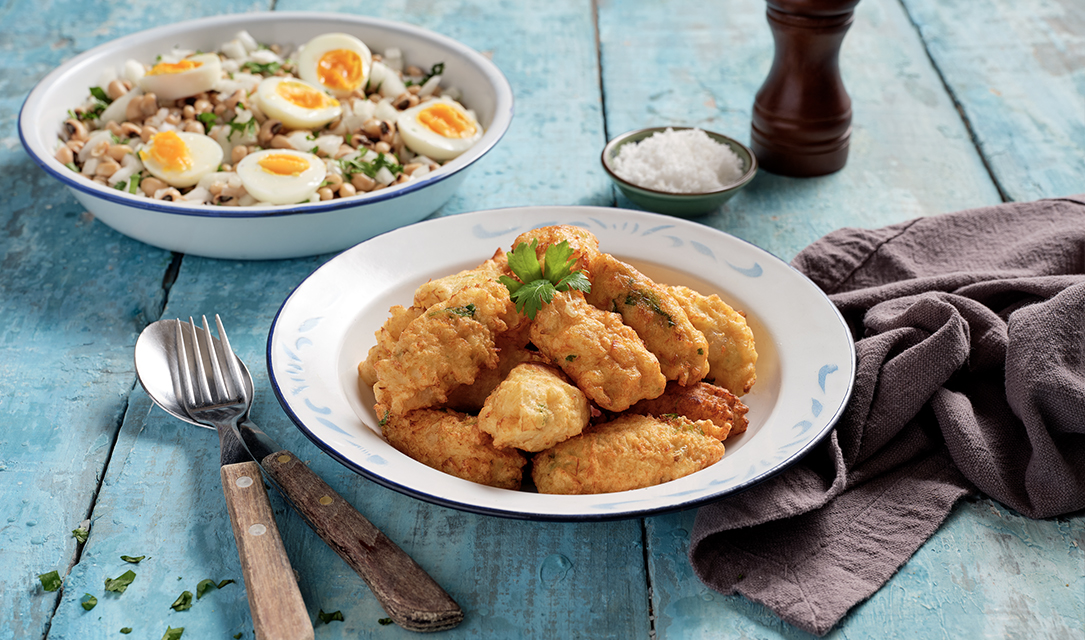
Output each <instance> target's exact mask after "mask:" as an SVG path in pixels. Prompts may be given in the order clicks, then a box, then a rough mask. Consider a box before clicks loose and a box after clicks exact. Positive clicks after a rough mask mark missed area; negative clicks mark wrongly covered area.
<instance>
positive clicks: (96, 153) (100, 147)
mask: <svg viewBox="0 0 1085 640" xmlns="http://www.w3.org/2000/svg"><path fill="white" fill-rule="evenodd" d="M107 153H109V142H107V141H105V140H102V141H101V142H99V143H98V144H96V145H94V146H93V147H92V148H91V150H90V157H92V158H102V157H104V156H105V155H106V154H107Z"/></svg>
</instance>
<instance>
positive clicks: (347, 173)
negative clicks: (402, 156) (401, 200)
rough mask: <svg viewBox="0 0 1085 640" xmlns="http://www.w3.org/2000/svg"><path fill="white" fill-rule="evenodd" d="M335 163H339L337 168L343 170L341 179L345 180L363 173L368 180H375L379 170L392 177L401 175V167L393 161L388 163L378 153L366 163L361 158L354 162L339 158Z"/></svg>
mask: <svg viewBox="0 0 1085 640" xmlns="http://www.w3.org/2000/svg"><path fill="white" fill-rule="evenodd" d="M336 162H338V163H339V167H340V168H341V169H342V170H343V177H344V178H346V179H347V180H349V179H350V177H351V176H352V175H354V174H356V173H364V174H365V175H367V176H369V177H370V178H376V177H377V172H378V171H380V170H381V169H388V170H389V171H391V172H392V175H394V176H395V175H399V174H400V173H403V167H401V166H399V164H397V163H396V162H394V161H390V160H389V159H388V157H387V156H386V155H385V154H383V153H378V154H377V157H376V158H374V159H373V161H372V162H366V161H365V160H362V159H361V158H355V159H354V160H347V159H344V158H340V159H339V160H337V161H336Z"/></svg>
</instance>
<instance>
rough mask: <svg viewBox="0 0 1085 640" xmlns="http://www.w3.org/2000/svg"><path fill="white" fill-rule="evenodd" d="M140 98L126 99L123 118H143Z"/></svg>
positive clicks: (130, 120)
mask: <svg viewBox="0 0 1085 640" xmlns="http://www.w3.org/2000/svg"><path fill="white" fill-rule="evenodd" d="M142 104H143V102H142V98H139V97H135V98H132V99H131V100H129V101H128V105H127V106H126V107H125V108H124V119H125V120H127V121H129V122H137V121H141V120H143V107H142Z"/></svg>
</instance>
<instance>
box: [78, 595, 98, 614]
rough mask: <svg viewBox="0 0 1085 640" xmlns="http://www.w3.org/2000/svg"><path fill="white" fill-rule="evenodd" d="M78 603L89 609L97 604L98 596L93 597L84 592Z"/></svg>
mask: <svg viewBox="0 0 1085 640" xmlns="http://www.w3.org/2000/svg"><path fill="white" fill-rule="evenodd" d="M79 604H81V605H83V608H84V609H85V610H87V611H90V610H91V609H93V608H94V606H95V605H97V604H98V598H95V597H94V596H92V595H90V594H89V593H84V594H83V599H82V600H80V601H79Z"/></svg>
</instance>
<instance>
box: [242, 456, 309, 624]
mask: <svg viewBox="0 0 1085 640" xmlns="http://www.w3.org/2000/svg"><path fill="white" fill-rule="evenodd" d="M222 492H223V493H224V494H225V495H226V507H227V508H228V509H229V511H230V524H232V525H233V529H234V540H236V541H237V553H238V555H239V556H240V557H241V572H242V573H243V574H244V576H245V590H246V594H247V595H248V598H249V610H250V611H251V612H252V624H253V627H254V629H255V632H256V637H257V639H258V640H312V638H313V623H312V621H310V620H309V612H308V611H306V609H305V601H304V600H302V597H301V591H299V590H298V582H297V579H296V578H295V577H294V569H293V568H292V567H291V566H290V558H289V557H287V555H286V549H285V548H284V547H283V541H282V539H281V538H280V537H279V528H278V527H277V526H276V525H275V517H274V516H273V515H272V512H271V503H270V502H268V498H267V490H266V489H265V488H264V478H263V476H261V475H260V467H259V466H258V465H257V464H256V463H255V462H239V463H237V464H229V465H225V466H223V467H222Z"/></svg>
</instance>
